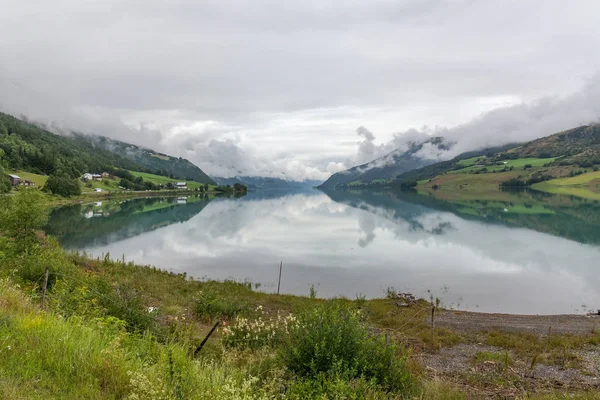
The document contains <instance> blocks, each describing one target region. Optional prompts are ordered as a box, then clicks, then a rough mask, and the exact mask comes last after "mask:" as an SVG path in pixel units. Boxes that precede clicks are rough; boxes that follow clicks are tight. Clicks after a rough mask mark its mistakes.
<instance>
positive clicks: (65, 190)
mask: <svg viewBox="0 0 600 400" xmlns="http://www.w3.org/2000/svg"><path fill="white" fill-rule="evenodd" d="M44 190H45V191H50V192H52V194H57V195H59V196H63V197H71V196H79V195H80V194H81V186H80V185H79V180H77V179H72V178H70V177H68V176H67V175H50V176H49V177H48V180H47V181H46V184H45V185H44Z"/></svg>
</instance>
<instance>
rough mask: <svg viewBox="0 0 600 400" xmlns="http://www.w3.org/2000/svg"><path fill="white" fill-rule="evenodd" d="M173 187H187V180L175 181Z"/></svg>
mask: <svg viewBox="0 0 600 400" xmlns="http://www.w3.org/2000/svg"><path fill="white" fill-rule="evenodd" d="M175 187H176V188H177V189H187V182H177V183H176V184H175Z"/></svg>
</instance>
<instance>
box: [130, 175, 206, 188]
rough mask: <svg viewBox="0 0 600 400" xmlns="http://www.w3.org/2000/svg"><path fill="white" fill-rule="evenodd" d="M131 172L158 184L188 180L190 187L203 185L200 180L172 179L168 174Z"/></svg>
mask: <svg viewBox="0 0 600 400" xmlns="http://www.w3.org/2000/svg"><path fill="white" fill-rule="evenodd" d="M129 172H131V173H132V174H133V176H141V177H142V178H143V179H144V181H146V182H152V183H154V184H157V185H165V184H167V183H169V182H171V183H176V182H187V185H188V188H189V189H196V188H198V187H200V186H203V184H202V183H198V182H194V181H186V180H185V179H172V178H169V177H167V176H161V175H154V174H149V173H147V172H137V171H129ZM208 186H209V189H208V190H212V189H214V188H215V186H214V185H208Z"/></svg>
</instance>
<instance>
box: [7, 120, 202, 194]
mask: <svg viewBox="0 0 600 400" xmlns="http://www.w3.org/2000/svg"><path fill="white" fill-rule="evenodd" d="M99 138H100V139H99ZM100 143H104V145H100ZM109 144H110V146H109ZM111 146H112V147H114V148H110V147H111ZM2 167H4V169H7V170H8V169H10V170H25V171H29V172H33V173H37V174H44V175H50V174H55V175H62V174H66V175H68V176H70V177H72V178H78V177H80V176H81V175H83V174H84V173H86V172H92V173H100V172H104V171H112V170H114V169H115V168H122V169H127V170H133V171H140V172H150V173H156V172H160V175H166V176H169V175H173V176H177V177H179V178H182V179H189V178H191V179H190V180H194V181H197V182H200V183H209V184H214V182H213V181H212V179H210V178H209V177H208V176H207V175H206V174H205V173H204V172H202V170H201V169H200V168H198V167H196V166H195V165H194V164H192V163H191V162H189V161H188V160H185V159H180V158H175V157H170V156H167V155H163V154H160V153H156V152H154V151H152V150H147V149H141V148H139V147H137V146H134V145H130V144H127V143H123V142H118V141H113V140H111V139H107V138H101V137H87V136H85V135H81V134H74V135H71V136H64V135H56V134H54V133H51V132H49V131H48V130H46V129H44V128H43V127H41V126H39V125H38V124H35V123H31V122H29V121H25V120H21V119H18V118H15V117H13V116H11V115H8V114H4V113H0V169H1V168H2ZM2 176H4V175H2ZM0 183H2V182H0Z"/></svg>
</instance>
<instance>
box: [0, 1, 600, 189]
mask: <svg viewBox="0 0 600 400" xmlns="http://www.w3.org/2000/svg"><path fill="white" fill-rule="evenodd" d="M598 15H600V3H599V2H597V1H595V0H590V1H586V0H577V1H573V2H570V3H568V4H567V3H565V2H564V1H559V0H546V1H544V2H540V1H538V0H518V1H516V0H515V1H511V0H396V1H389V0H369V1H324V0H321V1H308V0H303V1H283V0H278V1H262V0H257V1H253V2H247V1H227V0H225V1H223V0H221V1H197V0H177V1H158V0H118V1H117V0H102V1H91V0H57V1H53V2H45V1H34V0H0V26H2V30H3V34H2V35H0V60H1V62H0V110H2V111H5V112H9V113H12V114H15V115H17V116H19V115H26V116H27V117H29V118H31V119H35V120H38V121H41V122H44V123H50V124H52V126H53V127H54V129H56V130H57V131H64V132H68V131H70V130H76V131H80V132H84V133H93V134H99V135H105V136H109V137H112V138H116V139H120V140H124V141H127V142H131V143H134V144H138V145H142V146H146V147H149V148H152V149H155V150H158V151H162V152H166V153H169V154H172V155H175V156H181V157H185V158H188V159H189V160H191V161H192V162H194V163H195V164H197V165H198V166H199V167H201V168H202V169H203V170H204V171H205V172H207V173H208V174H210V175H212V176H225V177H227V176H235V175H252V176H271V177H281V178H286V179H293V180H303V179H319V180H323V179H326V178H327V177H328V176H329V175H330V174H331V173H334V172H337V171H340V170H343V169H345V168H348V167H352V166H354V165H357V164H360V163H363V162H366V161H370V160H372V159H373V158H376V157H379V156H381V155H384V154H386V153H387V152H390V151H392V150H394V149H395V148H398V147H402V145H405V144H406V142H407V141H409V140H414V139H415V138H422V137H425V136H424V135H442V136H445V137H448V138H449V139H450V140H452V141H455V142H456V143H457V145H456V146H455V147H454V148H453V150H452V152H450V153H449V154H448V155H447V156H448V157H450V156H453V155H456V154H457V153H459V152H462V151H465V150H472V149H474V148H481V147H485V146H488V145H497V144H504V143H507V142H518V141H526V140H530V139H534V138H536V137H541V136H545V135H548V134H551V133H555V132H558V131H560V130H564V129H568V128H571V127H575V126H578V125H582V124H587V123H593V122H597V121H598V118H599V117H600V75H598V72H600V53H599V52H598V51H596V49H598V48H600V25H598V23H597V16H598Z"/></svg>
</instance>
